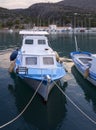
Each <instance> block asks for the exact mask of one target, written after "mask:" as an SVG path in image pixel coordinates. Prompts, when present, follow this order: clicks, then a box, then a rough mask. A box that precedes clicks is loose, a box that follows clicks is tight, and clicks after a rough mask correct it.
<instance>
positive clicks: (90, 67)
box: [70, 51, 96, 86]
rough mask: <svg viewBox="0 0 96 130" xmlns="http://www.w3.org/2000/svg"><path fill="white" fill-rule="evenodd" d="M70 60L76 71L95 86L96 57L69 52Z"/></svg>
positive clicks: (85, 53)
mask: <svg viewBox="0 0 96 130" xmlns="http://www.w3.org/2000/svg"><path fill="white" fill-rule="evenodd" d="M70 55H71V57H72V60H73V62H74V64H75V66H76V68H77V70H78V71H79V72H80V73H81V74H82V75H83V76H84V78H86V79H87V80H88V81H90V82H91V83H92V84H93V85H95V86H96V55H95V54H91V53H89V52H80V51H76V52H71V53H70Z"/></svg>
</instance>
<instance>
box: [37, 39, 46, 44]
mask: <svg viewBox="0 0 96 130" xmlns="http://www.w3.org/2000/svg"><path fill="white" fill-rule="evenodd" d="M38 44H39V45H42V44H43V45H44V44H46V41H45V40H38Z"/></svg>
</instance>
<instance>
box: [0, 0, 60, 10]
mask: <svg viewBox="0 0 96 130" xmlns="http://www.w3.org/2000/svg"><path fill="white" fill-rule="evenodd" d="M59 1H61V0H0V7H3V8H7V9H18V8H28V7H29V6H31V5H32V4H35V3H40V2H47V3H48V2H52V3H54V2H59Z"/></svg>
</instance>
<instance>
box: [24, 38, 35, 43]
mask: <svg viewBox="0 0 96 130" xmlns="http://www.w3.org/2000/svg"><path fill="white" fill-rule="evenodd" d="M25 44H33V40H30V39H26V40H25Z"/></svg>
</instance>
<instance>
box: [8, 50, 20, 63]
mask: <svg viewBox="0 0 96 130" xmlns="http://www.w3.org/2000/svg"><path fill="white" fill-rule="evenodd" d="M17 55H18V49H16V50H15V51H13V52H12V54H11V55H10V61H14V60H15V59H16V57H17Z"/></svg>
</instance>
